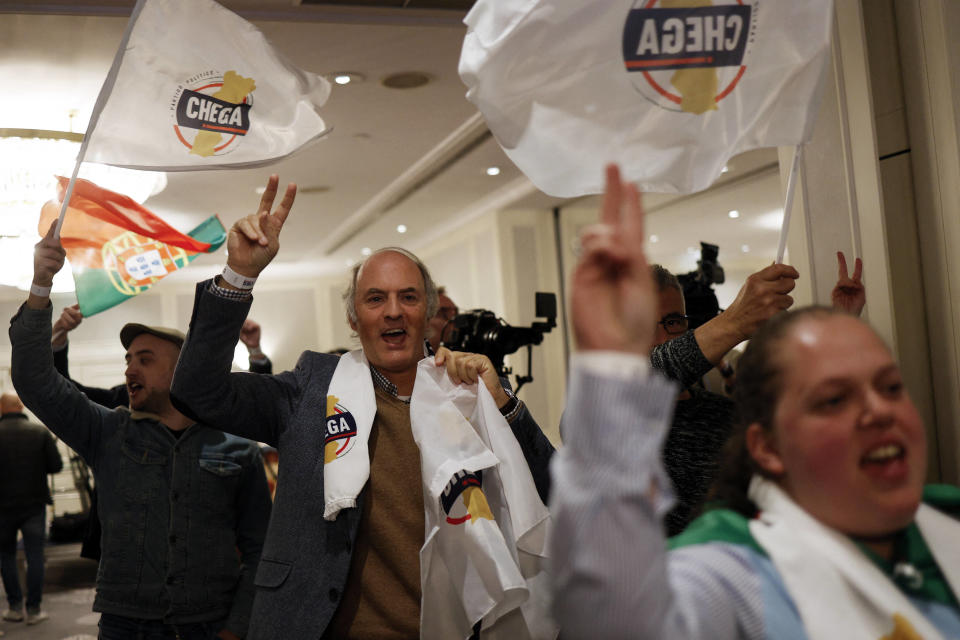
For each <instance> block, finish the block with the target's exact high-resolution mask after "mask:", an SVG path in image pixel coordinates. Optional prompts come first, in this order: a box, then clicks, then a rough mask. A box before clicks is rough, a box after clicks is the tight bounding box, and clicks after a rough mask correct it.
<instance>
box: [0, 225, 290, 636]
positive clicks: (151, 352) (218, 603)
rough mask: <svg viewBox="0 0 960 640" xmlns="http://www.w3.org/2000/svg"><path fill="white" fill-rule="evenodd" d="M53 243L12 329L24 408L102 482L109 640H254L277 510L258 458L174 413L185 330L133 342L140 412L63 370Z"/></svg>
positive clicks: (131, 362)
mask: <svg viewBox="0 0 960 640" xmlns="http://www.w3.org/2000/svg"><path fill="white" fill-rule="evenodd" d="M53 230H54V226H51V228H50V231H49V232H48V233H47V235H46V237H44V239H43V240H41V241H40V243H39V244H38V245H37V250H36V253H35V257H34V279H33V283H34V284H33V287H31V291H30V296H29V298H28V299H27V302H26V304H24V305H23V307H21V309H20V311H18V312H17V314H16V315H15V316H14V317H13V319H12V320H11V324H10V342H11V344H12V345H13V358H12V371H11V373H12V377H13V383H14V386H15V387H16V388H17V390H18V392H19V393H20V397H21V398H22V400H23V402H24V404H25V405H26V406H27V407H29V408H30V410H31V411H33V412H34V413H35V414H36V415H37V417H38V418H39V419H40V420H42V421H43V422H44V423H45V424H46V425H47V426H48V427H49V428H50V429H51V431H53V432H54V433H56V434H57V435H58V436H60V437H61V438H62V439H63V440H64V442H66V443H67V444H68V445H69V446H70V447H71V448H73V449H74V450H75V451H76V452H77V453H78V454H80V456H82V457H83V458H84V460H85V461H86V462H87V464H88V465H89V466H90V468H91V469H93V473H94V477H95V479H96V483H97V487H98V492H99V504H98V511H99V515H100V518H101V520H102V522H103V534H102V539H101V540H102V557H101V559H100V567H99V571H98V574H97V595H96V599H95V600H94V604H93V609H94V611H99V612H101V614H102V615H101V618H100V638H101V639H102V640H118V639H126V638H133V637H146V636H149V637H150V638H157V639H160V638H170V639H173V638H177V639H182V640H186V639H191V640H193V639H197V640H199V639H201V638H202V639H208V638H211V637H217V638H222V639H225V640H234V639H236V638H242V637H244V636H245V635H246V633H247V625H248V621H249V615H250V607H251V604H252V601H253V572H254V569H255V567H256V565H257V563H258V561H259V559H260V551H261V548H262V546H263V540H264V537H265V534H266V526H267V521H268V520H269V517H270V508H271V505H270V495H269V491H268V489H267V482H266V477H265V474H264V470H263V464H262V461H261V458H260V453H259V450H258V448H257V447H256V445H255V444H254V443H252V442H250V441H248V440H244V439H242V438H237V437H233V436H228V435H225V434H223V433H222V432H220V431H215V430H213V429H210V428H208V427H206V426H204V425H201V424H196V423H195V421H193V420H190V419H189V418H187V417H186V416H184V415H183V414H181V413H180V412H179V411H177V410H176V409H175V408H174V407H173V405H172V404H171V403H170V381H171V379H172V377H173V370H174V368H175V365H176V361H177V357H178V355H179V353H180V347H181V346H182V344H183V339H184V336H183V334H182V333H180V332H179V331H176V330H174V329H166V328H162V327H148V326H145V325H141V324H127V325H125V326H124V327H123V329H122V330H121V332H120V341H121V343H122V344H123V346H124V348H125V349H126V363H127V368H126V372H125V375H126V391H127V393H128V395H129V402H130V405H129V409H127V408H125V407H121V408H118V409H114V410H110V409H106V408H105V407H103V406H100V405H98V404H96V403H94V402H92V401H91V400H89V399H88V398H87V397H86V396H85V395H84V394H83V393H81V392H80V391H79V390H78V389H77V388H76V387H74V385H72V384H71V383H70V382H69V381H68V380H67V379H65V378H64V377H63V376H61V375H60V374H58V373H57V372H56V371H55V370H54V367H53V356H52V353H51V348H50V337H51V336H50V334H51V331H50V321H51V309H52V308H51V305H50V300H49V293H50V285H51V283H52V281H53V275H54V274H55V273H56V272H57V271H59V269H60V268H61V267H62V266H63V260H64V252H63V248H62V247H61V246H60V242H59V240H58V239H57V238H55V237H54V235H53ZM238 550H239V556H238ZM141 634H142V636H141Z"/></svg>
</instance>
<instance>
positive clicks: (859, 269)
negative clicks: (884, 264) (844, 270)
mask: <svg viewBox="0 0 960 640" xmlns="http://www.w3.org/2000/svg"><path fill="white" fill-rule="evenodd" d="M862 275H863V260H861V259H860V258H857V259H856V261H855V262H854V263H853V280H854V282H860V276H862Z"/></svg>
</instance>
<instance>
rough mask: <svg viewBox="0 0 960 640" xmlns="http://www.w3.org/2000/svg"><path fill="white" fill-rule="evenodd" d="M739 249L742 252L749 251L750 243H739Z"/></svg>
mask: <svg viewBox="0 0 960 640" xmlns="http://www.w3.org/2000/svg"><path fill="white" fill-rule="evenodd" d="M740 251H743V252H744V253H750V245H748V244H742V245H740Z"/></svg>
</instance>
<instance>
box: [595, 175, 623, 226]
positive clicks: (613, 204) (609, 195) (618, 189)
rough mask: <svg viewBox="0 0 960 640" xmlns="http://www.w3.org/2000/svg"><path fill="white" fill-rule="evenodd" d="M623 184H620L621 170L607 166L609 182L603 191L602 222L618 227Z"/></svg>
mask: <svg viewBox="0 0 960 640" xmlns="http://www.w3.org/2000/svg"><path fill="white" fill-rule="evenodd" d="M622 191H623V184H622V183H621V182H620V168H619V167H617V165H615V164H608V165H607V182H606V187H605V189H604V191H603V205H602V206H601V208H600V221H601V222H603V223H604V224H608V225H611V226H613V225H616V224H617V222H619V220H620V203H621V202H622V200H623V194H622Z"/></svg>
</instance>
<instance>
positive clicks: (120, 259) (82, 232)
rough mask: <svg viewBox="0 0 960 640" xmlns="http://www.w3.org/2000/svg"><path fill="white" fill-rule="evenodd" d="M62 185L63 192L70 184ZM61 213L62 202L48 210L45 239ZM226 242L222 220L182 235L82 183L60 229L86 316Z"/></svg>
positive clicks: (43, 219) (132, 204) (122, 199)
mask: <svg viewBox="0 0 960 640" xmlns="http://www.w3.org/2000/svg"><path fill="white" fill-rule="evenodd" d="M57 180H59V182H60V189H61V193H62V192H63V191H65V190H66V187H67V184H68V183H69V182H70V181H69V180H68V179H67V178H62V177H59V176H58V177H57ZM59 214H60V207H59V204H58V203H55V202H48V203H47V204H45V205H44V206H43V212H42V213H41V214H40V224H39V232H40V235H41V236H42V235H44V234H45V233H46V231H47V229H49V228H50V224H51V223H52V222H53V221H54V220H56V219H57V217H58V216H59ZM226 237H227V232H226V230H225V229H224V228H223V225H222V224H221V223H220V219H219V218H217V216H211V217H209V218H207V219H206V220H205V221H204V222H203V223H201V224H200V226H198V227H197V228H196V229H194V230H193V231H190V232H189V233H187V234H183V233H180V232H179V231H177V230H176V229H174V228H173V227H171V226H170V225H168V224H167V223H166V222H164V221H163V220H161V219H160V218H159V217H158V216H156V215H155V214H153V213H151V212H150V211H149V210H148V209H146V208H145V207H143V206H141V205H140V204H139V203H137V202H136V201H134V200H133V199H131V198H129V197H127V196H125V195H122V194H119V193H115V192H113V191H108V190H107V189H104V188H102V187H98V186H97V185H95V184H94V183H92V182H90V181H88V180H82V179H77V181H76V183H75V185H74V188H73V196H72V197H71V198H70V206H69V207H67V213H66V217H65V218H64V221H63V227H62V229H61V230H60V241H61V242H62V244H63V248H64V249H65V250H66V252H67V259H68V260H69V261H70V266H71V268H72V269H73V279H74V282H75V283H76V287H77V301H78V302H79V303H80V311H81V313H83V315H84V317H89V316H92V315H93V314H95V313H100V312H101V311H104V310H105V309H109V308H110V307H113V306H115V305H118V304H120V303H121V302H123V301H125V300H128V299H130V298H132V297H133V296H135V295H137V294H140V293H143V292H144V291H146V290H147V289H149V288H150V287H151V286H153V285H154V284H155V283H156V282H157V281H158V280H160V278H162V277H164V276H165V275H167V274H168V273H170V272H172V271H176V270H177V269H180V268H183V267H185V266H186V265H188V264H189V263H190V262H191V261H192V260H193V259H194V258H196V257H197V256H198V255H200V254H201V253H212V252H214V251H216V250H217V249H218V248H220V245H222V244H223V241H224V240H226Z"/></svg>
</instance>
